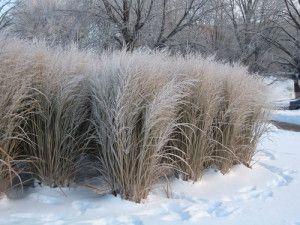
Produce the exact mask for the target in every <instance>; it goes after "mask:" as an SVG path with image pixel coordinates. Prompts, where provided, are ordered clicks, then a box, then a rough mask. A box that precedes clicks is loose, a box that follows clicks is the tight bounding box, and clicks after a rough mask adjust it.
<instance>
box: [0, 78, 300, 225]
mask: <svg viewBox="0 0 300 225" xmlns="http://www.w3.org/2000/svg"><path fill="white" fill-rule="evenodd" d="M276 85H277V84H276ZM290 86H291V83H290V82H288V81H287V82H285V83H283V85H279V84H278V86H274V93H277V94H276V95H273V97H274V96H275V97H274V99H275V98H276V100H278V99H280V98H279V97H278V96H284V98H292V96H291V95H292V91H291V90H292V89H291V87H290ZM276 96H277V97H278V98H277V97H276ZM281 99H282V98H281ZM272 119H273V120H277V121H281V122H288V123H295V124H299V125H300V110H298V111H293V112H291V111H273V113H272ZM270 126H271V125H270ZM271 128H272V131H271V132H270V133H269V134H268V136H267V137H265V138H264V139H263V140H262V141H261V142H260V144H259V146H258V153H257V154H256V156H255V163H254V165H253V168H252V169H249V168H246V167H244V166H236V167H235V168H233V169H232V171H231V172H230V173H229V174H227V175H222V174H220V173H219V172H218V171H214V170H212V169H211V170H209V171H207V172H206V173H205V175H204V177H203V179H202V180H201V181H200V182H197V183H195V184H192V183H189V182H184V181H179V180H174V181H172V182H171V184H170V186H171V191H169V192H168V194H169V197H167V195H166V192H167V191H166V189H167V188H166V186H165V185H161V186H158V187H157V188H156V189H155V190H154V191H153V192H152V193H151V195H150V196H149V198H148V199H147V200H146V201H145V202H143V203H142V204H135V203H132V202H129V201H125V200H121V199H120V198H119V197H114V196H112V195H105V196H99V195H97V194H96V193H94V192H93V191H91V190H87V189H84V188H77V189H74V188H72V189H63V190H60V189H51V188H48V187H36V188H34V189H32V190H31V191H30V193H29V194H28V195H27V196H26V197H25V198H24V199H21V200H9V199H7V198H5V197H4V198H2V199H0V225H6V224H7V225H10V224H21V225H22V224H23V225H37V224H49V225H50V224H51V225H65V224H72V225H75V224H77V225H88V224H92V225H96V224H99V225H125V224H126V225H127V224H129V225H143V224H149V225H152V224H161V225H163V224H170V225H177V224H203V225H206V224H207V225H213V224H222V225H227V224H230V225H254V224H255V225H300V191H299V190H300V163H299V162H300V148H299V143H300V142H299V140H300V132H291V131H285V130H279V129H277V128H275V127H274V126H271Z"/></svg>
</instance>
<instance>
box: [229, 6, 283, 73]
mask: <svg viewBox="0 0 300 225" xmlns="http://www.w3.org/2000/svg"><path fill="white" fill-rule="evenodd" d="M277 3H278V1H276V0H229V1H228V4H227V7H226V10H227V14H228V16H229V18H230V21H231V24H232V29H233V33H234V36H235V39H236V41H237V49H236V52H235V55H234V57H233V60H237V59H239V60H240V61H242V62H243V63H244V64H246V65H249V64H250V65H251V64H252V65H251V67H252V68H250V70H252V71H258V70H259V68H258V61H259V60H260V58H262V56H263V55H264V53H266V52H267V51H268V49H269V48H270V44H268V43H266V42H265V41H264V40H263V38H262V35H263V36H268V37H271V36H272V33H273V32H274V23H273V21H276V20H277V12H278V10H277V8H276V6H277V7H279V5H278V4H277Z"/></svg>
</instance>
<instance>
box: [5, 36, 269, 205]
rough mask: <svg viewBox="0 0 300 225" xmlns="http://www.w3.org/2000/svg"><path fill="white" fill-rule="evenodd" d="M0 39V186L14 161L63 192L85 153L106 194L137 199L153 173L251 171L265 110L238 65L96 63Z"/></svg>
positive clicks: (154, 58) (190, 175)
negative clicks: (214, 168) (239, 166)
mask: <svg viewBox="0 0 300 225" xmlns="http://www.w3.org/2000/svg"><path fill="white" fill-rule="evenodd" d="M1 43H5V44H4V45H3V44H2V47H1V54H0V68H1V73H0V86H1V87H3V88H1V91H0V92H1V93H2V92H3V93H4V95H3V96H1V97H0V116H1V118H0V134H1V139H0V147H1V154H0V156H1V158H0V169H1V170H0V181H1V180H7V181H8V182H9V180H11V178H10V176H11V175H12V174H15V175H16V176H17V175H18V173H17V172H16V171H14V170H13V168H14V167H13V166H11V165H13V164H14V161H15V160H18V159H20V157H21V159H22V160H28V159H34V163H33V164H32V165H33V166H32V167H31V171H30V172H32V173H35V174H36V177H37V178H38V179H40V180H42V181H43V182H45V183H46V184H48V185H50V186H67V185H69V184H70V183H72V182H74V179H75V176H76V174H77V173H78V171H79V170H80V169H82V163H81V160H82V159H83V158H84V156H85V155H92V157H90V158H89V159H90V160H92V161H89V163H90V164H91V165H93V166H94V167H96V169H97V170H98V171H99V176H100V177H101V179H103V180H104V181H105V183H106V184H107V185H108V186H109V187H110V189H111V191H112V192H113V193H114V194H120V195H121V196H122V197H123V198H125V199H129V200H132V201H135V202H140V201H141V200H142V199H144V198H146V197H147V195H148V194H149V192H150V191H151V189H152V187H153V185H154V184H155V183H156V182H157V181H158V179H160V178H161V177H167V176H172V174H177V175H178V176H179V177H182V178H183V179H185V180H193V181H197V180H198V179H200V178H201V176H202V174H203V172H204V170H205V169H206V168H208V167H210V166H217V167H218V168H219V169H220V170H221V171H222V172H223V173H226V172H228V171H229V170H230V169H231V168H232V166H234V165H235V164H238V163H242V164H244V165H246V166H248V167H250V166H251V159H252V157H253V155H254V153H255V147H256V144H257V141H258V140H259V138H260V136H261V134H262V133H263V132H264V131H265V125H264V120H265V118H266V110H264V109H263V108H264V105H265V101H264V98H263V90H262V86H261V85H260V83H259V80H258V79H257V78H256V77H255V76H253V75H250V74H248V73H247V71H246V69H245V68H242V67H240V66H238V65H235V66H229V65H223V64H221V63H216V62H215V61H213V60H212V59H203V58H201V57H199V56H194V55H188V56H186V57H182V56H179V55H177V56H170V55H169V54H168V53H167V52H155V51H154V52H150V51H142V50H140V51H136V52H133V53H125V52H111V53H103V54H102V55H100V57H99V56H96V55H93V54H91V53H85V52H79V51H78V50H76V49H75V48H70V49H67V50H63V49H59V48H58V49H50V48H49V47H46V46H45V45H44V44H43V43H33V44H28V43H26V42H23V41H19V40H10V41H7V40H5V41H4V40H1ZM15 84H17V85H15ZM1 93H0V94H1ZM11 137H13V138H11ZM16 163H17V161H16ZM9 174H11V175H9Z"/></svg>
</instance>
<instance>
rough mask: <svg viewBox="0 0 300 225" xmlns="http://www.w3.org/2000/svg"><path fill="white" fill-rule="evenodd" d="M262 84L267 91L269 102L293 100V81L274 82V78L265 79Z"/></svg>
mask: <svg viewBox="0 0 300 225" xmlns="http://www.w3.org/2000/svg"><path fill="white" fill-rule="evenodd" d="M263 82H264V84H265V85H267V88H268V89H269V95H270V96H269V98H270V100H271V101H285V100H290V99H294V98H295V93H294V82H293V80H291V79H286V80H276V77H267V78H265V79H264V80H263Z"/></svg>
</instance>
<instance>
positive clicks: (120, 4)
mask: <svg viewBox="0 0 300 225" xmlns="http://www.w3.org/2000/svg"><path fill="white" fill-rule="evenodd" d="M206 2H207V0H181V1H179V0H97V8H98V11H97V12H95V14H96V16H98V17H99V18H101V19H105V18H106V19H108V20H109V21H111V22H112V23H113V24H114V25H115V27H116V28H117V32H116V34H115V35H114V36H113V38H114V39H115V40H116V41H117V42H118V43H119V45H120V46H121V47H126V48H127V50H132V49H133V48H134V47H136V45H137V43H138V42H142V40H141V39H142V38H141V37H142V36H147V35H148V36H151V37H152V40H151V41H150V42H149V43H151V44H150V45H151V47H164V46H165V45H166V43H167V42H168V41H170V40H171V39H172V38H174V37H175V36H176V35H177V34H178V33H179V32H181V31H182V30H183V29H184V28H186V27H189V26H192V25H193V24H194V23H197V21H199V19H200V18H201V16H203V12H202V9H203V6H204V5H205V3H206ZM149 43H148V44H149Z"/></svg>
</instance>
